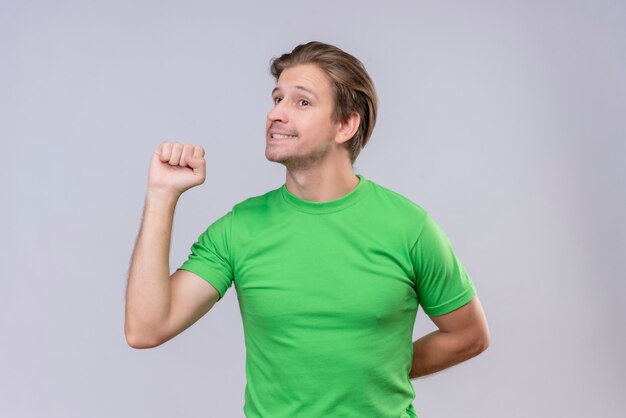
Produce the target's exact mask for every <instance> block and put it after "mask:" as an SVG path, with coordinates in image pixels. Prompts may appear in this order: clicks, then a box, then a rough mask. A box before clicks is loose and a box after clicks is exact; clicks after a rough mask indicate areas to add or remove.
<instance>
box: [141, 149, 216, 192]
mask: <svg viewBox="0 0 626 418" xmlns="http://www.w3.org/2000/svg"><path fill="white" fill-rule="evenodd" d="M205 178H206V162H205V160H204V148H202V147H201V146H200V145H196V146H195V147H194V146H193V145H190V144H179V143H178V142H173V143H172V142H167V141H165V142H162V143H161V144H160V145H159V146H158V147H157V149H156V150H155V151H154V153H153V154H152V161H151V162H150V170H149V172H148V190H155V191H157V190H158V191H165V192H172V193H178V194H182V193H183V192H185V191H186V190H188V189H190V188H192V187H194V186H198V185H200V184H202V183H204V180H205Z"/></svg>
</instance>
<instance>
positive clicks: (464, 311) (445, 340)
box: [125, 42, 489, 418]
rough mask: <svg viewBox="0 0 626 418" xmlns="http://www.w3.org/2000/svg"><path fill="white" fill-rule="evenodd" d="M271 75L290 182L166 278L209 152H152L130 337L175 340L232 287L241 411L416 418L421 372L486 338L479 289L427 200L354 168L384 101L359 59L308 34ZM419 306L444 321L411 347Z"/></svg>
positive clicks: (214, 233) (227, 222) (244, 205)
mask: <svg viewBox="0 0 626 418" xmlns="http://www.w3.org/2000/svg"><path fill="white" fill-rule="evenodd" d="M271 72H272V74H273V75H274V77H275V79H276V87H275V88H274V90H273V92H272V99H273V102H274V105H273V107H272V109H271V110H270V111H269V113H268V115H267V122H266V139H265V140H266V149H265V156H266V158H267V159H268V160H269V161H274V162H278V163H281V164H283V165H284V166H285V167H286V169H287V170H286V182H285V184H283V185H282V186H281V187H279V188H277V189H274V190H272V191H269V192H267V193H266V194H264V195H261V196H255V197H251V198H249V199H246V200H244V201H242V202H239V203H238V204H236V205H234V206H233V207H232V209H231V210H230V211H229V212H228V213H227V214H225V215H223V216H222V217H221V218H219V219H217V220H216V221H214V222H213V223H212V224H211V225H210V226H209V227H208V228H207V230H206V231H204V232H203V233H202V234H201V235H200V236H199V238H198V240H197V241H196V242H195V243H194V244H193V245H192V247H191V254H190V255H189V257H188V259H187V260H186V261H185V262H184V263H183V264H182V265H181V266H180V267H179V268H178V269H177V270H176V272H174V273H173V274H172V275H171V277H170V276H169V262H168V259H169V244H170V234H171V228H172V220H173V214H174V209H175V206H176V202H177V201H178V198H179V197H180V195H181V194H182V193H183V192H184V191H185V190H187V189H189V188H191V187H194V186H197V185H199V184H202V183H203V182H204V180H205V172H206V171H205V161H204V158H203V157H204V150H203V149H202V147H200V146H195V147H194V146H192V145H188V144H179V143H174V144H172V143H168V142H164V143H162V144H160V145H159V147H158V148H157V150H156V151H155V152H154V155H153V158H152V162H151V165H150V170H149V183H148V192H147V194H146V201H145V209H144V218H143V221H142V227H141V231H140V233H139V237H138V239H137V243H136V246H135V250H134V253H133V258H132V263H131V268H130V272H129V281H128V288H127V308H126V323H125V332H126V338H127V341H128V344H129V345H130V346H132V347H135V348H148V347H154V346H157V345H159V344H162V343H164V342H166V341H168V340H169V339H171V338H173V337H174V336H176V335H178V334H179V333H180V332H182V331H183V330H185V329H186V328H187V327H189V326H190V325H191V324H193V323H194V322H196V321H197V320H198V319H199V318H200V317H202V316H203V315H204V314H206V313H207V312H208V311H209V310H210V309H211V307H212V306H213V305H214V304H215V303H216V302H217V301H218V300H220V299H221V298H222V297H223V295H224V293H225V292H226V291H227V289H228V288H229V287H230V286H231V285H232V284H233V283H234V284H235V287H236V290H237V294H238V301H239V304H240V311H241V315H242V320H243V326H244V336H245V344H246V378H247V383H246V390H245V403H244V413H245V415H246V417H248V418H253V417H254V418H257V417H264V418H283V417H285V418H286V417H289V418H293V417H305V418H317V417H319V418H322V417H372V418H379V417H416V413H415V409H414V408H413V405H412V401H413V399H414V398H415V391H414V389H413V386H412V384H411V382H410V379H413V378H417V377H419V376H423V375H426V374H430V373H434V372H437V371H439V370H442V369H444V368H447V367H450V366H452V365H455V364H457V363H460V362H462V361H464V360H467V359H469V358H471V357H473V356H475V355H477V354H478V353H480V352H481V351H483V350H484V349H486V347H487V346H488V343H489V331H488V327H487V323H486V320H485V316H484V313H483V310H482V308H481V305H480V302H479V300H478V298H477V296H476V289H475V287H474V284H473V283H472V281H471V279H470V277H469V276H468V274H467V273H466V271H465V269H464V267H463V265H462V264H461V262H460V261H459V260H458V258H457V257H456V256H455V254H454V252H453V250H452V247H451V244H450V242H449V240H448V239H447V238H446V236H445V235H444V233H443V231H442V230H441V228H439V226H438V225H437V224H436V223H435V222H434V221H433V220H432V218H431V217H430V215H429V214H428V213H427V212H426V211H425V210H424V209H423V208H421V207H420V206H418V205H417V204H415V203H413V202H411V201H410V200H409V199H407V198H405V197H403V196H401V195H400V194H398V193H395V192H393V191H391V190H389V189H387V188H385V187H382V186H380V185H378V184H377V183H375V182H373V181H371V180H369V179H366V178H365V177H364V176H363V175H362V174H356V175H355V174H354V173H353V164H354V161H355V159H356V157H357V156H358V154H359V152H360V150H361V149H362V148H363V147H364V146H365V144H366V143H367V141H368V139H369V137H370V135H371V133H372V130H373V128H374V124H375V121H376V109H377V98H376V92H375V90H374V85H373V83H372V81H371V79H370V77H369V75H368V74H367V72H366V71H365V68H364V67H363V65H362V64H361V62H360V61H358V60H357V59H356V58H354V57H353V56H351V55H349V54H347V53H345V52H344V51H342V50H340V49H338V48H336V47H334V46H331V45H327V44H323V43H320V42H310V43H308V44H304V45H299V46H297V47H296V48H295V49H294V50H293V51H292V52H291V53H289V54H284V55H282V56H281V57H279V58H277V59H275V60H273V62H272V66H271ZM418 304H421V305H422V307H423V309H424V311H425V312H426V313H427V314H428V315H429V316H430V318H431V319H432V321H433V322H434V323H435V325H436V326H437V327H438V330H437V331H435V332H432V333H430V334H428V335H426V336H423V337H422V338H420V339H418V340H416V341H415V342H412V331H413V326H414V322H415V318H416V313H417V307H418Z"/></svg>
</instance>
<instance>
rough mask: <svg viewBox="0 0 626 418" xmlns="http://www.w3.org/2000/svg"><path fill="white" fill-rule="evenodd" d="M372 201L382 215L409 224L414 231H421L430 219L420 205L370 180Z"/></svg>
mask: <svg viewBox="0 0 626 418" xmlns="http://www.w3.org/2000/svg"><path fill="white" fill-rule="evenodd" d="M369 182H370V186H371V190H370V194H371V199H372V202H373V203H374V205H375V206H376V207H377V208H379V209H380V211H381V213H382V214H384V215H386V216H387V217H388V218H392V219H396V220H397V221H398V222H402V223H405V222H407V223H409V226H410V227H411V228H413V229H420V227H421V226H422V225H423V224H424V222H425V221H426V219H427V217H428V212H427V211H426V209H424V207H422V206H421V205H420V204H418V203H416V202H415V201H414V200H412V199H410V198H409V197H407V196H405V195H404V194H401V193H399V192H397V191H395V190H393V189H392V188H389V187H386V186H383V185H381V184H379V183H377V182H374V181H372V180H369Z"/></svg>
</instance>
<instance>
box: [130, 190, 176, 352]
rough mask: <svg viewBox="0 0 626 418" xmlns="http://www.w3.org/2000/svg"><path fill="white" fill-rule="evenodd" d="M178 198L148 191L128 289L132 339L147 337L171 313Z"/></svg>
mask: <svg viewBox="0 0 626 418" xmlns="http://www.w3.org/2000/svg"><path fill="white" fill-rule="evenodd" d="M178 197H179V196H178V195H175V194H170V193H165V192H151V191H148V192H147V193H146V197H145V206H144V212H143V220H142V223H141V228H140V231H139V234H138V237H137V241H136V243H135V248H134V250H133V255H132V260H131V265H130V269H129V273H128V284H127V288H126V321H125V333H126V338H127V339H129V340H135V341H136V340H137V339H141V340H145V338H147V335H150V334H151V333H152V332H154V330H156V329H157V326H158V325H159V324H162V323H164V322H165V321H166V318H167V316H168V313H169V308H170V283H169V282H170V280H169V278H170V272H169V268H170V267H169V255H170V240H171V234H172V224H173V220H174V211H175V208H176V203H177V201H178Z"/></svg>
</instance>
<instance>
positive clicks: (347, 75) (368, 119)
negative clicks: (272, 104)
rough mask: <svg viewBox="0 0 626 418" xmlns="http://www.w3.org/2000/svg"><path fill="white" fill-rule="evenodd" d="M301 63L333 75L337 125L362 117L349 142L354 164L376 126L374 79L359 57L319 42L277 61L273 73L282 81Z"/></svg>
mask: <svg viewBox="0 0 626 418" xmlns="http://www.w3.org/2000/svg"><path fill="white" fill-rule="evenodd" d="M301 64H315V65H317V66H318V67H319V68H320V69H322V70H323V71H324V72H325V73H326V74H327V75H328V76H329V78H330V80H331V87H332V91H333V95H334V109H333V114H332V117H333V122H339V121H345V120H346V119H348V118H349V117H350V115H351V114H352V112H357V113H358V114H359V117H360V122H359V127H358V129H357V131H356V133H355V134H354V136H353V137H352V138H351V139H350V140H348V147H349V150H350V162H351V163H352V164H354V162H355V161H356V158H357V156H358V155H359V153H360V152H361V150H362V149H363V148H364V147H365V145H366V144H367V142H368V140H369V138H370V136H371V135H372V131H373V130H374V125H376V113H377V108H378V96H377V95H376V89H375V88H374V83H373V82H372V79H371V78H370V76H369V74H367V71H366V70H365V67H364V66H363V64H362V63H361V61H359V60H358V59H357V58H355V57H354V56H352V55H350V54H348V53H347V52H344V51H342V50H341V49H339V48H337V47H336V46H333V45H329V44H325V43H322V42H318V41H311V42H308V43H306V44H301V45H298V46H296V47H295V48H294V49H293V50H292V51H291V52H290V53H285V54H283V55H281V56H280V57H277V58H273V59H272V60H271V63H270V73H271V74H272V75H273V76H274V78H275V79H276V81H278V78H279V77H280V74H281V73H282V72H283V70H285V69H287V68H290V67H294V66H296V65H301Z"/></svg>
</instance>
